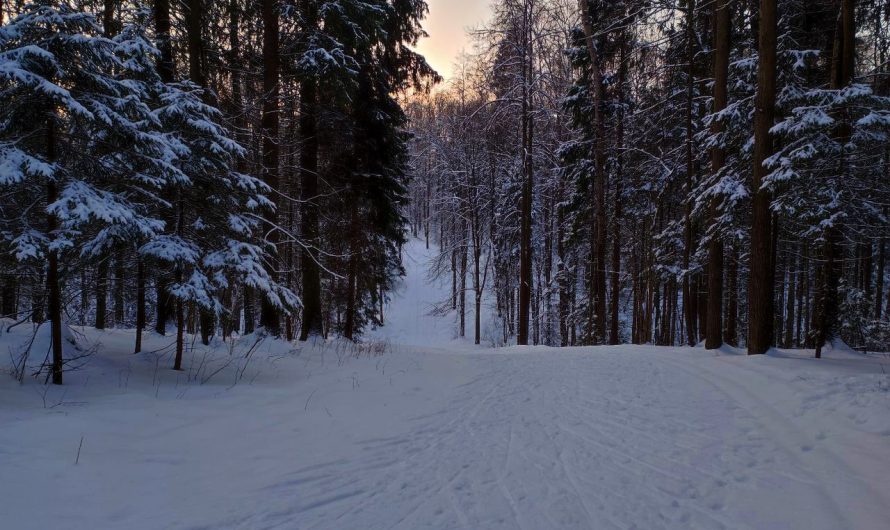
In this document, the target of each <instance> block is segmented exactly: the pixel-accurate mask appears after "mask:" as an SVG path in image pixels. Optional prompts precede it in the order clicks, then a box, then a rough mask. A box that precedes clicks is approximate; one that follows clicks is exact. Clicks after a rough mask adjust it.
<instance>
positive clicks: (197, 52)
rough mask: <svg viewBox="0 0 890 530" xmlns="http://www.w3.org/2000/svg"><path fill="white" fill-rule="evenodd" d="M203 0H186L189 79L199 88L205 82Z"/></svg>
mask: <svg viewBox="0 0 890 530" xmlns="http://www.w3.org/2000/svg"><path fill="white" fill-rule="evenodd" d="M203 4H204V2H203V0H186V13H185V25H186V41H187V43H188V52H189V79H191V80H192V82H193V83H195V84H196V85H198V86H199V87H201V88H206V86H207V82H206V79H205V78H204V73H205V72H204V39H203V36H202V31H203V28H204V24H203V20H202V19H203V13H204V6H203Z"/></svg>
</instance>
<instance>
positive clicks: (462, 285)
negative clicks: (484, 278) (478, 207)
mask: <svg viewBox="0 0 890 530" xmlns="http://www.w3.org/2000/svg"><path fill="white" fill-rule="evenodd" d="M463 233H464V237H463V241H462V243H461V246H460V279H459V280H458V285H459V292H458V295H457V296H458V304H457V308H458V314H459V315H460V323H459V328H458V331H459V335H460V337H465V336H466V335H467V243H466V241H467V240H466V237H467V234H466V223H464V229H463Z"/></svg>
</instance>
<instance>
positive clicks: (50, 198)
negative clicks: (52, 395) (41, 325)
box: [46, 116, 65, 385]
mask: <svg viewBox="0 0 890 530" xmlns="http://www.w3.org/2000/svg"><path fill="white" fill-rule="evenodd" d="M46 160H47V162H49V163H50V164H52V163H54V162H55V160H56V123H55V118H54V117H52V116H51V117H50V118H49V119H48V120H47V123H46ZM58 195H59V190H58V187H57V186H56V182H55V181H54V180H50V181H49V182H47V185H46V204H47V205H49V204H52V203H54V202H56V200H57V199H58ZM58 229H59V220H58V218H57V217H56V216H55V214H52V213H47V214H46V233H47V234H48V235H49V237H50V238H52V237H54V236H55V231H56V230H58ZM60 283H61V280H60V279H59V254H58V251H57V250H53V249H49V250H47V264H46V292H47V296H48V298H49V300H48V304H47V305H48V307H47V309H48V311H49V315H48V316H49V320H50V325H51V329H50V333H51V339H52V359H53V360H52V381H53V384H54V385H61V384H62V371H63V369H64V363H65V361H64V359H63V350H62V325H63V324H62V289H61V286H60Z"/></svg>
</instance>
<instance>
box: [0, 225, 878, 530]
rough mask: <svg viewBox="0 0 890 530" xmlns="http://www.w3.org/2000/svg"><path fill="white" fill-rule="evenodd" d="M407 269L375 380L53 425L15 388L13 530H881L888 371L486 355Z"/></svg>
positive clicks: (249, 390)
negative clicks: (431, 306) (57, 529)
mask: <svg viewBox="0 0 890 530" xmlns="http://www.w3.org/2000/svg"><path fill="white" fill-rule="evenodd" d="M409 252H413V253H414V255H418V254H422V251H421V250H420V249H419V248H418V247H417V244H416V243H415V244H414V248H409ZM414 263H415V264H414V265H413V267H409V277H408V278H407V279H406V287H405V291H404V292H403V293H402V294H401V295H400V296H401V297H402V300H403V301H408V302H410V303H406V306H407V309H406V306H403V307H402V308H399V306H398V304H399V303H400V299H396V300H395V301H394V302H393V304H392V305H391V308H390V315H391V318H393V319H394V322H395V325H394V326H393V327H392V328H390V330H391V331H389V332H387V331H386V330H385V329H383V330H379V331H378V332H375V337H377V338H378V339H381V340H389V341H391V342H393V348H392V350H393V351H391V352H390V353H388V354H386V355H385V356H384V357H382V358H376V359H354V360H352V361H349V362H340V363H337V362H334V359H336V358H335V357H334V354H333V353H330V352H327V353H325V352H324V351H321V352H320V353H319V354H317V355H315V356H313V355H311V354H312V351H309V352H308V353H306V354H305V356H301V357H299V358H298V359H283V360H278V361H275V363H273V364H272V366H273V367H276V368H275V371H274V372H273V374H270V373H269V372H263V373H262V374H258V376H257V377H259V379H258V382H257V384H256V386H245V385H241V386H238V387H236V388H235V389H234V390H231V391H229V390H226V389H225V387H224V386H221V387H218V388H215V389H210V390H207V389H206V387H203V386H199V387H195V386H194V385H192V386H189V385H183V388H185V391H188V392H190V393H192V394H188V395H185V394H184V392H185V391H184V390H182V389H181V388H180V386H179V385H180V380H179V379H176V383H175V384H172V383H170V381H172V380H173V377H174V376H173V375H171V373H170V372H164V373H162V374H161V377H165V378H167V383H166V386H161V385H160V384H159V385H158V390H154V388H153V387H151V390H149V389H147V388H144V389H142V390H138V391H137V390H129V391H123V390H121V389H120V382H119V381H117V380H116V381H115V384H116V388H117V391H116V392H115V393H113V395H111V396H109V395H107V394H108V393H109V391H108V389H103V388H101V387H98V388H93V389H92V392H93V393H92V394H90V390H89V389H90V388H92V387H88V385H87V384H86V383H83V385H82V387H83V388H81V390H80V393H81V394H83V395H84V396H86V397H83V398H82V399H83V400H84V401H83V402H82V403H83V405H82V406H70V407H64V406H62V407H57V408H50V409H49V410H46V409H43V408H42V407H41V406H40V405H39V404H35V402H34V400H35V399H37V400H38V401H39V400H40V398H39V397H36V398H35V394H34V392H33V391H32V390H31V389H28V388H27V385H26V387H25V388H24V389H23V388H21V387H18V386H16V385H11V384H9V382H7V381H3V382H2V383H0V478H2V480H0V521H7V522H9V521H11V522H12V526H6V525H5V524H3V525H2V526H4V528H46V527H50V526H52V525H53V524H56V525H58V524H61V525H62V526H63V527H65V528H131V529H138V528H189V529H199V528H206V529H218V528H238V529H240V528H251V529H252V528H256V529H272V528H282V529H291V528H298V529H405V530H407V529H422V528H432V529H452V528H463V529H523V530H537V529H555V528H571V529H575V528H579V529H580V528H592V529H611V528H616V529H658V528H670V529H687V528H701V529H723V528H726V529H737V528H740V529H744V528H750V529H773V528H775V529H802V530H819V529H826V530H833V529H842V528H857V529H860V528H861V529H875V530H878V529H883V528H887V524H888V521H890V486H888V483H887V477H888V476H890V389H888V387H887V377H886V376H884V375H882V374H881V372H882V369H881V365H882V364H883V365H885V366H886V367H887V368H890V364H888V363H887V361H886V360H885V359H884V360H882V359H881V358H871V359H866V358H859V357H853V356H847V357H844V356H841V357H838V358H832V359H825V360H824V361H825V362H822V363H816V362H811V361H810V360H808V359H804V358H798V357H795V355H794V354H788V355H784V356H783V355H777V356H769V357H760V358H754V359H752V358H747V357H744V356H740V355H734V354H732V353H731V352H729V351H725V352H722V353H720V354H714V353H709V352H705V351H703V350H701V349H692V348H653V347H640V346H620V347H598V348H587V349H584V348H572V349H562V350H555V349H548V348H518V347H513V348H507V349H503V350H486V349H480V348H477V347H474V346H471V345H468V344H467V343H466V342H461V341H455V340H454V339H453V337H452V336H451V335H450V333H451V331H450V329H449V330H448V331H445V328H443V327H440V326H441V324H440V323H435V324H430V322H429V319H432V318H434V317H428V316H425V315H424V314H423V312H422V311H421V310H420V307H421V305H420V304H422V303H424V302H423V300H425V299H429V297H430V296H435V291H434V290H432V292H431V288H429V287H428V286H427V287H424V286H426V285H427V282H426V280H425V279H424V278H422V277H421V275H420V271H422V270H423V268H424V267H425V263H424V261H423V260H422V259H418V260H415V262H414ZM417 290H420V291H421V292H420V293H418V292H416V291H417ZM400 312H401V313H400ZM399 319H402V320H399ZM406 320H410V322H408V323H406ZM446 320H447V319H446ZM448 326H450V322H448V324H446V327H448ZM424 329H427V330H432V331H428V333H427V334H426V335H425V334H424V331H423V330H424ZM392 330H394V331H392ZM387 333H395V334H400V335H401V337H402V338H403V339H405V340H407V341H408V342H409V343H414V344H415V346H410V347H409V346H401V345H396V342H395V341H396V340H397V337H394V336H393V335H387ZM105 337H108V339H107V340H108V341H109V342H112V339H113V337H114V336H113V335H105ZM406 337H407V339H406ZM424 341H426V342H427V344H426V345H424V346H417V345H416V344H417V343H420V342H424ZM316 353H317V352H316ZM301 355H302V354H301ZM125 358H126V357H122V359H125ZM131 358H132V357H130V358H126V359H131ZM109 362H111V361H109ZM130 362H131V361H130V360H126V363H127V364H126V366H127V367H128V368H127V369H128V370H129V366H130V364H129V363H130ZM257 362H259V361H257ZM149 364H152V363H147V364H146V366H143V367H142V368H143V370H144V371H146V372H145V373H144V374H143V375H144V377H146V378H147V380H152V381H153V379H154V378H155V374H154V373H152V372H151V370H150V369H149V368H151V366H148V365H149ZM152 366H153V364H152ZM118 369H119V368H118ZM279 370H280V373H278V371H279ZM110 373H114V374H115V375H114V377H119V374H118V372H110ZM295 374H296V375H295ZM100 375H101V374H98V375H95V376H91V377H97V378H98V377H99V376H100ZM106 377H108V376H106ZM128 377H129V376H128ZM134 377H136V376H134ZM176 377H178V376H176ZM267 377H268V378H269V379H264V378H267ZM87 381H89V379H87ZM91 385H94V386H95V385H98V383H91ZM132 385H133V386H134V387H136V382H135V380H134V383H132ZM71 388H73V389H74V390H72V392H73V393H72V394H70V395H68V397H67V398H66V397H65V396H64V395H63V396H62V398H61V400H60V401H59V402H60V403H64V402H65V401H66V400H67V401H70V402H71V403H81V402H80V401H79V400H80V399H81V397H80V394H78V388H80V387H78V386H77V385H75V386H73V387H71ZM54 399H58V397H54V398H51V399H50V402H51V403H52V402H54V401H53V400H54ZM4 403H10V404H11V405H10V406H8V407H7V406H5V405H4ZM22 403H26V404H27V406H25V407H23V406H22ZM81 435H83V436H84V437H85V440H86V441H85V443H84V453H83V455H82V456H81V461H80V463H79V464H78V465H77V466H74V465H73V461H72V460H73V458H72V457H73V450H74V447H73V445H74V444H76V441H77V439H78V438H79V437H80V436H81ZM59 521H63V522H62V523H59Z"/></svg>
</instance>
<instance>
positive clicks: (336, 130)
mask: <svg viewBox="0 0 890 530" xmlns="http://www.w3.org/2000/svg"><path fill="white" fill-rule="evenodd" d="M425 12H426V3H425V2H423V1H418V0H411V1H400V2H388V1H383V0H379V1H376V0H375V1H373V2H367V1H362V2H359V1H354V0H347V1H344V0H340V1H336V2H334V1H323V0H318V1H316V2H309V3H304V4H300V5H299V9H290V8H288V9H286V10H285V16H286V20H288V21H291V20H293V21H294V22H295V23H294V25H295V27H296V28H297V31H296V32H295V33H294V35H293V36H292V37H291V36H288V37H287V38H285V39H284V41H283V42H282V47H283V49H284V50H285V54H286V55H287V56H288V57H295V58H296V59H295V62H294V63H292V64H285V65H283V68H284V71H285V72H288V73H293V74H294V75H295V78H296V79H297V80H299V82H300V88H301V93H300V98H301V102H300V104H301V112H302V114H301V117H300V120H301V121H300V124H299V129H300V131H301V135H305V136H306V138H307V139H310V141H309V142H305V141H304V142H302V145H301V153H300V154H301V162H302V163H305V164H306V166H305V167H303V171H301V174H300V181H301V182H300V184H301V193H302V194H303V197H304V199H305V201H302V202H305V204H306V207H304V206H303V204H301V205H300V210H301V211H300V214H301V223H300V231H301V235H300V237H301V238H303V237H305V238H306V240H305V241H300V246H301V248H302V249H303V250H302V251H301V269H302V273H303V282H302V283H303V289H304V291H305V292H306V293H307V294H309V295H310V296H311V297H313V298H314V294H313V291H314V290H315V289H316V287H317V285H316V279H315V274H316V272H321V271H315V270H314V269H315V267H316V266H320V267H321V270H322V271H324V274H319V276H322V277H323V278H324V280H323V283H322V279H321V278H319V279H318V282H319V283H321V284H322V286H326V287H327V289H326V291H327V293H328V298H327V300H326V302H325V305H326V306H327V307H326V311H327V315H326V320H327V322H328V323H329V330H333V331H336V332H339V333H341V334H343V335H344V336H345V337H347V338H350V339H353V338H358V337H359V336H360V335H361V332H362V330H363V329H364V328H365V327H366V326H367V325H376V324H379V323H380V318H381V315H380V307H381V301H382V299H383V297H385V296H386V293H387V291H389V290H390V288H391V286H392V281H393V280H394V279H395V278H396V277H398V276H399V275H400V274H401V273H402V268H401V258H400V248H401V245H402V244H403V243H404V241H405V234H404V225H405V219H404V217H403V214H402V207H403V206H404V204H405V197H406V193H407V192H406V189H405V184H406V182H407V175H408V165H407V163H408V156H407V143H408V140H409V136H408V134H407V132H406V131H405V126H406V123H407V121H406V117H405V114H404V111H403V110H402V108H401V107H400V105H399V103H398V101H397V100H396V99H395V97H396V95H397V94H398V93H399V92H402V91H404V90H406V89H408V88H409V87H415V86H416V87H418V88H420V87H421V86H422V85H423V84H424V83H426V82H427V81H428V80H429V79H431V78H432V77H433V72H432V70H431V69H430V68H429V66H428V65H427V64H426V62H425V61H424V60H423V58H422V57H421V56H420V55H418V54H416V53H415V52H414V51H412V50H411V49H410V46H411V45H413V43H416V41H417V39H418V38H419V37H420V35H421V34H422V30H421V29H420V19H421V18H422V16H423V15H424V14H425ZM311 118H315V119H311ZM313 122H314V123H313ZM313 129H314V131H313ZM313 132H314V134H313ZM312 140H314V141H312ZM314 156H317V159H316V160H313V157H314ZM312 166H317V169H318V171H317V175H316V176H317V179H316V178H313V176H314V175H313V174H314V173H315V172H314V171H312ZM316 184H318V185H319V188H320V189H318V190H317V191H314V190H313V188H314V187H315V185H316ZM319 209H322V210H323V211H325V212H328V213H327V215H325V216H324V220H322V219H317V218H316V214H317V212H318V210H319ZM316 234H323V235H324V236H325V237H317V236H316ZM307 265H308V268H307ZM331 273H333V274H331ZM323 290H324V289H323ZM316 302H318V300H313V301H311V303H310V306H315V305H316ZM310 306H307V307H306V311H307V312H304V319H305V320H306V321H305V322H304V325H305V327H304V330H303V333H301V335H304V334H305V336H307V337H308V335H310V334H312V333H317V332H318V330H319V327H320V323H319V322H317V321H315V318H316V317H315V316H313V314H312V312H314V310H315V308H314V307H310Z"/></svg>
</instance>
